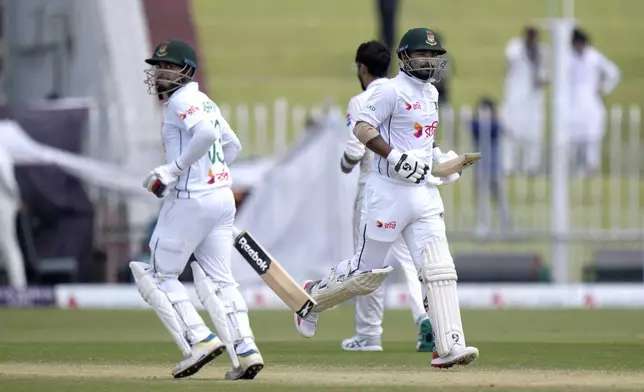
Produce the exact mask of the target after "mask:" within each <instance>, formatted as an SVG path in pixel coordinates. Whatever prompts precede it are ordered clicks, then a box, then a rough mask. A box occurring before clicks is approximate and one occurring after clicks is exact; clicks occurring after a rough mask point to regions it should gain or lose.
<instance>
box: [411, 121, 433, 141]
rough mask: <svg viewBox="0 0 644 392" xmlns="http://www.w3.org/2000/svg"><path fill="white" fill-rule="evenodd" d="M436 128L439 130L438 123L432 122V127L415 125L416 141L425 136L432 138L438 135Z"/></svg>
mask: <svg viewBox="0 0 644 392" xmlns="http://www.w3.org/2000/svg"><path fill="white" fill-rule="evenodd" d="M436 128H438V121H434V122H432V124H431V125H421V124H418V123H414V137H415V138H416V139H420V138H421V137H422V136H423V135H425V137H432V136H434V135H435V134H436Z"/></svg>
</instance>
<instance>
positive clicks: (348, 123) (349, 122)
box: [347, 113, 351, 127]
mask: <svg viewBox="0 0 644 392" xmlns="http://www.w3.org/2000/svg"><path fill="white" fill-rule="evenodd" d="M350 126H351V114H349V113H347V127H350Z"/></svg>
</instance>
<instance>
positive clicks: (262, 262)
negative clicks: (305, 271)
mask: <svg viewBox="0 0 644 392" xmlns="http://www.w3.org/2000/svg"><path fill="white" fill-rule="evenodd" d="M234 235H235V242H234V243H233V246H234V247H235V249H237V251H238V252H239V254H240V255H242V257H243V258H244V259H245V260H246V261H247V262H248V264H250V266H251V267H253V269H254V270H255V272H257V273H258V274H259V276H260V277H261V278H262V280H263V281H264V283H266V284H267V285H268V287H270V288H271V290H273V292H274V293H275V294H277V296H278V297H280V299H281V300H282V301H284V303H285V304H286V305H287V306H288V307H289V308H291V309H292V310H293V311H294V312H295V313H297V314H298V315H299V316H300V317H302V318H304V317H306V316H307V315H308V314H309V312H310V311H311V309H313V307H314V306H315V305H316V302H315V301H314V300H313V298H311V296H310V295H309V293H307V292H306V291H304V289H303V288H302V287H301V286H300V285H298V284H297V282H295V280H294V279H293V278H292V277H291V275H289V273H288V272H287V271H286V270H285V269H284V267H282V266H281V265H280V263H278V262H277V260H275V259H274V258H273V257H272V256H271V255H269V254H268V252H267V251H266V250H265V249H264V248H262V246H261V245H259V243H258V242H257V241H255V239H254V238H253V236H252V235H250V233H249V232H247V231H239V230H237V229H235V230H234Z"/></svg>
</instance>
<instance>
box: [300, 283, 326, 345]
mask: <svg viewBox="0 0 644 392" xmlns="http://www.w3.org/2000/svg"><path fill="white" fill-rule="evenodd" d="M314 283H315V282H314V281H312V280H307V281H306V282H304V291H306V292H307V293H310V292H311V289H312V288H313V285H314ZM319 315H320V314H319V313H317V312H310V313H309V314H308V316H306V318H302V317H300V316H298V314H297V313H295V329H297V332H299V333H300V335H302V336H304V337H305V338H312V337H313V335H315V329H316V328H317V325H318V317H319Z"/></svg>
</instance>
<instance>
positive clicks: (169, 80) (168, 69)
mask: <svg viewBox="0 0 644 392" xmlns="http://www.w3.org/2000/svg"><path fill="white" fill-rule="evenodd" d="M145 62H146V63H148V64H150V66H151V67H150V68H149V69H147V70H145V73H146V75H147V77H146V79H145V84H147V85H148V93H150V94H157V95H159V97H160V98H161V96H162V95H163V94H172V92H173V91H175V90H176V89H178V88H180V87H181V86H184V85H186V84H188V83H190V82H191V81H192V80H193V77H194V74H195V71H196V70H197V55H196V54H195V51H194V49H192V47H191V46H190V45H189V44H188V43H187V42H184V41H181V40H167V41H165V42H162V43H160V44H159V45H157V46H156V48H154V52H153V54H152V56H151V57H150V58H147V59H146V60H145Z"/></svg>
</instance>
